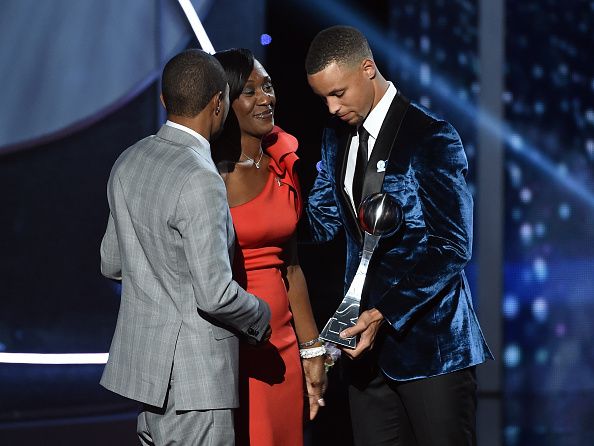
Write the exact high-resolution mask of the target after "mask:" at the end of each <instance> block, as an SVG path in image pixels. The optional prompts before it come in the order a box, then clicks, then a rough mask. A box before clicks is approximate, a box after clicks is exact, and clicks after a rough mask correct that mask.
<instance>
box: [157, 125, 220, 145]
mask: <svg viewBox="0 0 594 446" xmlns="http://www.w3.org/2000/svg"><path fill="white" fill-rule="evenodd" d="M165 125H168V126H169V127H173V128H174V129H178V130H181V131H183V132H186V133H189V134H190V135H192V136H193V137H194V138H196V139H198V141H200V143H201V144H202V145H204V146H205V147H208V148H209V149H210V143H209V142H208V139H206V138H205V137H204V136H202V135H201V134H200V133H198V132H197V131H195V130H192V129H191V128H189V127H186V126H185V125H181V124H178V123H177V122H173V121H169V120H167V121H166V122H165Z"/></svg>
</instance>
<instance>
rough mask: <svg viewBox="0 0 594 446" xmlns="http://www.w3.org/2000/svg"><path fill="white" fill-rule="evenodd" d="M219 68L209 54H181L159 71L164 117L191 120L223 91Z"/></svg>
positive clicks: (223, 83) (198, 52) (223, 73)
mask: <svg viewBox="0 0 594 446" xmlns="http://www.w3.org/2000/svg"><path fill="white" fill-rule="evenodd" d="M225 84H226V80H225V72H224V71H223V67H222V66H221V64H220V63H219V61H218V60H216V59H215V58H214V57H213V56H211V55H210V54H208V53H206V52H204V51H202V50H198V49H190V50H185V51H183V52H181V53H179V54H177V55H176V56H174V57H173V58H171V60H170V61H169V62H167V64H166V65H165V68H163V77H162V79H161V93H162V94H163V102H164V103H165V108H166V109H167V113H168V114H171V115H177V116H184V117H187V118H193V117H194V116H196V115H198V113H200V112H201V111H202V110H203V109H204V107H206V104H208V102H209V101H210V100H211V99H212V98H213V96H214V95H215V94H217V93H218V92H219V91H225V87H226V85H225Z"/></svg>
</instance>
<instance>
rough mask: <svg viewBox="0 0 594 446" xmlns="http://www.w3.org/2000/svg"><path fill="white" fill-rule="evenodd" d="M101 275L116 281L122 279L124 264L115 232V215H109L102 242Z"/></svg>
mask: <svg viewBox="0 0 594 446" xmlns="http://www.w3.org/2000/svg"><path fill="white" fill-rule="evenodd" d="M100 253H101V274H103V275H104V276H105V277H108V278H110V279H115V280H121V279H122V263H121V259H120V248H119V246H118V235H117V233H116V230H115V224H114V221H113V215H112V214H111V212H110V213H109V218H108V220H107V229H106V230H105V235H104V236H103V240H101V249H100Z"/></svg>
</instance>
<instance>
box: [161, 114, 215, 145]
mask: <svg viewBox="0 0 594 446" xmlns="http://www.w3.org/2000/svg"><path fill="white" fill-rule="evenodd" d="M167 120H169V121H171V122H175V123H176V124H179V125H183V126H184V127H187V128H189V129H191V130H193V131H195V132H196V133H199V134H200V135H202V136H204V138H205V139H206V140H207V141H210V136H211V135H210V131H208V130H207V128H206V126H204V125H203V124H202V121H201V120H200V119H199V116H195V117H193V118H188V117H186V116H179V115H172V114H169V115H167Z"/></svg>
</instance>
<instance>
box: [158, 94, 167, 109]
mask: <svg viewBox="0 0 594 446" xmlns="http://www.w3.org/2000/svg"><path fill="white" fill-rule="evenodd" d="M159 98H161V104H162V105H163V108H164V109H165V110H167V107H166V106H165V99H163V93H161V94H160V95H159Z"/></svg>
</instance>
